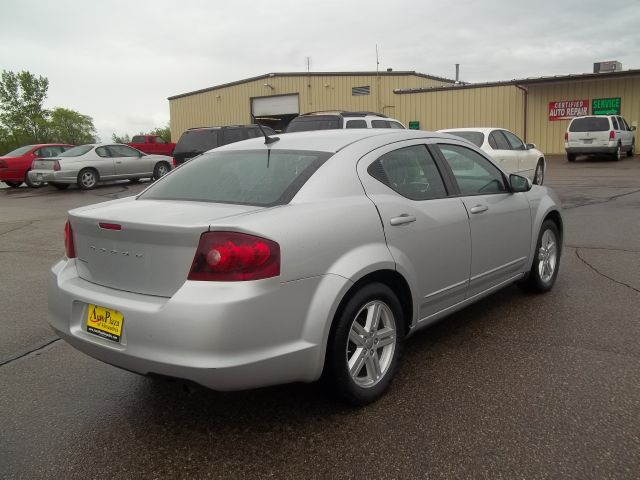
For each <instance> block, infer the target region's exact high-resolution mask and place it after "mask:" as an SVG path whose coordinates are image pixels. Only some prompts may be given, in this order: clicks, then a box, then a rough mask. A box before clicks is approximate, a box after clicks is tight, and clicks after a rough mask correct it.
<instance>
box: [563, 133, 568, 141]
mask: <svg viewBox="0 0 640 480" xmlns="http://www.w3.org/2000/svg"><path fill="white" fill-rule="evenodd" d="M564 141H565V142H568V141H569V132H564Z"/></svg>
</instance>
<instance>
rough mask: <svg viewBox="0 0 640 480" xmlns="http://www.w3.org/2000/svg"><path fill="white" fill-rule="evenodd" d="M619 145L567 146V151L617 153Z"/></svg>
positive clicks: (587, 153)
mask: <svg viewBox="0 0 640 480" xmlns="http://www.w3.org/2000/svg"><path fill="white" fill-rule="evenodd" d="M617 148H618V146H617V145H614V146H612V147H602V146H590V145H585V146H584V147H565V150H566V152H567V153H572V154H576V155H589V154H592V153H608V154H614V153H616V149H617Z"/></svg>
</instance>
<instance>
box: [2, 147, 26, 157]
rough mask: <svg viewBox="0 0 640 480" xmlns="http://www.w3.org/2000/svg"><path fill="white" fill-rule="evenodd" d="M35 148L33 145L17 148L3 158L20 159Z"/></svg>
mask: <svg viewBox="0 0 640 480" xmlns="http://www.w3.org/2000/svg"><path fill="white" fill-rule="evenodd" d="M32 148H33V145H27V146H26V147H20V148H16V149H15V150H12V151H10V152H9V153H5V154H4V155H3V157H19V156H21V155H24V154H25V153H27V152H28V151H30V150H31V149H32Z"/></svg>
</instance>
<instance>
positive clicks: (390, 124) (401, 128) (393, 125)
mask: <svg viewBox="0 0 640 480" xmlns="http://www.w3.org/2000/svg"><path fill="white" fill-rule="evenodd" d="M389 128H397V129H400V130H404V127H403V126H402V124H401V123H398V122H389Z"/></svg>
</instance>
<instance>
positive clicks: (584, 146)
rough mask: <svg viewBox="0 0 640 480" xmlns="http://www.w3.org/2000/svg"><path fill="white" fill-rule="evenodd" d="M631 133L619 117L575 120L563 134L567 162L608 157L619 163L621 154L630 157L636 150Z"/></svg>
mask: <svg viewBox="0 0 640 480" xmlns="http://www.w3.org/2000/svg"><path fill="white" fill-rule="evenodd" d="M635 129H636V127H629V124H628V123H627V122H626V121H625V119H624V118H622V117H621V116H619V115H589V116H585V117H575V118H574V119H572V120H571V123H569V127H568V128H567V131H566V132H565V134H564V149H565V150H566V151H567V159H568V160H569V161H570V162H574V161H575V160H576V157H577V156H578V155H593V154H599V153H608V154H609V155H612V156H613V158H614V159H615V160H620V158H621V157H622V152H626V154H627V156H628V157H631V156H632V155H633V154H634V151H635V148H636V141H635V138H634V133H633V132H634V130H635Z"/></svg>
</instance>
